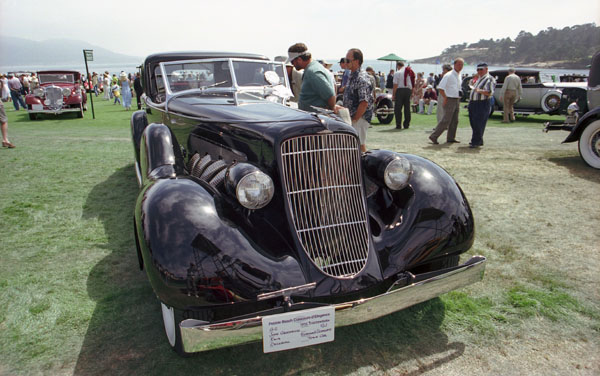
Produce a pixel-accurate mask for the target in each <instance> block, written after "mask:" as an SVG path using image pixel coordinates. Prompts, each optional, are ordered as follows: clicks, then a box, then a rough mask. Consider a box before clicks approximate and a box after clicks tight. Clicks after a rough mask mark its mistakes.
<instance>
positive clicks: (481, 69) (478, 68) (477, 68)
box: [477, 68, 485, 71]
mask: <svg viewBox="0 0 600 376" xmlns="http://www.w3.org/2000/svg"><path fill="white" fill-rule="evenodd" d="M484 69H485V68H477V70H478V71H480V70H484Z"/></svg>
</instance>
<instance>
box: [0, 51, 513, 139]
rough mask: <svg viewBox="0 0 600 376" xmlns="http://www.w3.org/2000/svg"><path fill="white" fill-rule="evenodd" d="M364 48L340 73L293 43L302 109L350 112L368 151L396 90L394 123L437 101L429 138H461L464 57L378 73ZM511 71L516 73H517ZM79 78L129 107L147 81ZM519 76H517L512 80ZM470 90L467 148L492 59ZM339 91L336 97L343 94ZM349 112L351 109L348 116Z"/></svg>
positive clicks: (6, 93)
mask: <svg viewBox="0 0 600 376" xmlns="http://www.w3.org/2000/svg"><path fill="white" fill-rule="evenodd" d="M363 61H364V60H363V54H362V51H361V50H359V49H357V48H351V49H349V50H348V52H347V54H346V56H345V57H342V58H341V59H340V61H339V64H340V67H341V68H342V69H343V71H342V72H340V74H339V75H338V76H337V78H336V77H334V75H333V73H332V72H331V71H330V68H331V64H328V63H326V62H325V61H324V60H315V59H313V56H312V54H311V53H310V52H309V50H308V47H307V46H306V44H304V43H296V44H294V45H292V46H290V47H289V49H288V56H287V60H286V63H287V64H286V65H287V66H286V68H287V73H288V78H289V82H290V85H291V90H292V93H293V94H294V97H293V98H292V101H295V102H297V105H298V108H299V109H301V110H304V111H318V108H325V109H329V110H333V111H334V112H336V113H338V114H340V115H342V118H344V117H346V119H347V122H348V123H349V124H351V125H352V126H353V127H354V128H355V129H356V131H357V132H358V135H359V140H360V145H361V146H360V147H361V150H362V151H366V150H367V149H366V138H367V129H368V128H369V127H370V122H371V119H372V117H373V115H374V113H375V108H374V106H375V103H376V100H377V95H378V94H380V93H383V92H387V93H391V95H392V101H393V102H394V116H395V119H396V128H397V129H407V128H409V127H410V122H411V112H415V113H419V114H427V115H432V114H433V110H434V108H437V111H436V116H437V125H436V127H435V128H434V130H433V132H432V133H431V134H430V135H429V140H430V141H431V143H433V144H435V145H438V144H439V142H438V138H439V137H440V136H441V135H442V133H444V132H446V142H447V143H459V142H460V141H459V140H457V139H456V130H457V127H458V115H459V111H460V90H461V83H462V77H461V75H460V72H461V70H462V68H463V66H464V60H463V59H461V58H457V59H455V61H454V63H453V65H450V64H444V65H443V66H442V73H441V74H439V75H435V74H434V73H430V74H429V75H428V76H427V77H425V73H424V72H418V73H416V74H415V72H414V71H413V70H412V68H411V67H410V65H406V64H405V62H404V61H398V62H397V63H396V69H395V70H394V69H392V70H390V72H389V74H388V75H387V77H386V75H385V74H384V73H382V72H377V73H376V72H375V71H374V70H373V68H372V67H367V68H366V69H365V70H363V69H362V64H363ZM509 73H512V75H509V76H508V77H507V79H506V84H505V89H504V95H503V100H504V108H505V111H504V122H512V121H514V113H513V111H512V108H513V105H514V103H515V101H518V100H519V98H520V96H521V90H522V89H521V83H520V80H519V78H518V76H516V75H515V74H514V69H512V70H510V71H509ZM512 76H514V77H512ZM81 77H82V81H83V82H82V84H84V86H85V87H88V88H89V89H90V90H91V91H92V92H93V93H94V94H95V96H96V97H98V96H100V93H101V92H103V98H104V100H107V101H111V100H112V101H113V104H114V105H116V104H121V105H122V106H123V107H124V108H125V110H130V109H131V106H132V103H131V102H132V97H133V94H134V93H135V95H136V99H137V108H138V109H141V95H142V90H143V89H142V85H141V81H140V74H139V73H137V74H136V75H132V74H131V73H129V74H128V73H126V72H124V71H121V72H120V74H119V75H118V76H117V75H116V74H112V75H111V74H110V73H109V72H108V71H106V72H104V73H102V74H98V73H96V72H93V73H92V74H91V77H89V80H86V77H85V75H83V74H82V75H81ZM515 77H516V79H515ZM471 84H472V85H473V90H472V91H471V95H470V98H469V99H470V100H469V105H468V109H469V120H470V123H471V128H472V130H473V135H472V138H471V141H470V143H469V145H470V147H472V148H477V147H480V146H482V145H483V133H484V130H485V125H486V122H487V118H488V116H489V113H490V106H491V98H492V96H493V93H494V89H495V86H496V82H495V80H494V78H493V77H491V76H490V75H489V74H488V73H487V64H485V63H481V64H479V65H478V66H477V75H475V76H474V78H473V82H472V83H471ZM38 85H39V81H38V79H37V77H36V75H35V73H34V74H31V75H21V76H20V77H16V76H15V75H12V74H9V75H8V76H7V75H1V76H0V93H1V96H2V102H8V101H12V103H13V105H14V108H15V111H18V110H19V109H20V107H25V108H26V105H25V103H24V101H23V97H22V95H25V94H27V93H29V92H31V91H33V90H34V89H35V88H36V87H37V86H38ZM340 97H341V98H342V99H341V101H338V98H340ZM345 114H347V115H346V116H345ZM0 120H1V121H2V146H3V147H8V148H14V147H15V146H14V145H13V144H12V143H11V142H10V141H9V140H8V138H7V134H6V133H7V132H6V129H7V123H6V113H5V109H4V105H3V104H2V107H1V108H0Z"/></svg>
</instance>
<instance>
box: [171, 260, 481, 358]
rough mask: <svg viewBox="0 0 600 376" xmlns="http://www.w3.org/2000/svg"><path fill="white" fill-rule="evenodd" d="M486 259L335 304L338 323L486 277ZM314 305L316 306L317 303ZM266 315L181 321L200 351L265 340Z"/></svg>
mask: <svg viewBox="0 0 600 376" xmlns="http://www.w3.org/2000/svg"><path fill="white" fill-rule="evenodd" d="M485 263H486V258H485V257H483V256H473V257H472V258H471V259H470V260H469V261H467V262H466V263H464V264H462V265H460V266H459V267H456V268H451V269H450V271H449V272H447V273H444V274H440V275H437V276H435V277H431V278H428V279H425V280H422V281H420V282H416V283H413V284H410V285H408V286H404V287H400V288H397V289H394V290H391V291H388V292H386V293H384V294H381V295H378V296H374V297H371V298H365V299H360V300H356V301H352V302H347V303H339V304H334V305H333V306H334V307H335V326H336V327H342V326H347V325H354V324H358V323H362V322H366V321H370V320H373V319H377V318H380V317H383V316H386V315H389V314H391V313H394V312H397V311H401V310H403V309H405V308H408V307H410V306H413V305H415V304H418V303H421V302H424V301H427V300H430V299H433V298H435V297H437V296H439V295H442V294H445V293H447V292H449V291H452V290H456V289H458V288H461V287H465V286H467V285H470V284H472V283H475V282H479V281H481V280H482V279H483V273H484V271H485ZM313 308H314V306H313ZM262 318H263V317H262V316H256V317H252V318H248V319H243V320H233V321H228V322H221V323H215V324H208V323H206V322H204V321H199V320H184V321H182V322H181V324H180V329H181V339H182V342H183V348H184V350H185V351H186V352H198V351H207V350H212V349H217V348H221V347H228V346H234V345H240V344H244V343H249V342H254V341H260V340H262Z"/></svg>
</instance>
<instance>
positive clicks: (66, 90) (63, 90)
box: [62, 87, 71, 97]
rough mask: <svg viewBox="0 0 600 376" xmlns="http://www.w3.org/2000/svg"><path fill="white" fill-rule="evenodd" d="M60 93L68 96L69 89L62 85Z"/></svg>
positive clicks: (69, 93)
mask: <svg viewBox="0 0 600 376" xmlns="http://www.w3.org/2000/svg"><path fill="white" fill-rule="evenodd" d="M62 95H63V96H64V97H68V96H69V95H71V89H69V88H68V87H63V89H62Z"/></svg>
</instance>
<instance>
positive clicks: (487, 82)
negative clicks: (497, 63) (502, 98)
mask: <svg viewBox="0 0 600 376" xmlns="http://www.w3.org/2000/svg"><path fill="white" fill-rule="evenodd" d="M477 76H478V78H477V82H476V83H475V87H474V88H473V90H471V96H470V97H469V122H470V123H471V129H472V130H473V137H472V138H471V142H470V143H469V147H470V148H478V147H480V146H482V145H483V132H484V131H485V125H486V124H487V121H488V118H489V117H490V111H491V106H492V103H491V101H490V99H491V98H492V97H493V95H494V89H495V88H496V80H495V79H494V77H492V76H491V75H490V74H489V73H488V65H487V64H486V63H479V64H477Z"/></svg>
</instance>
